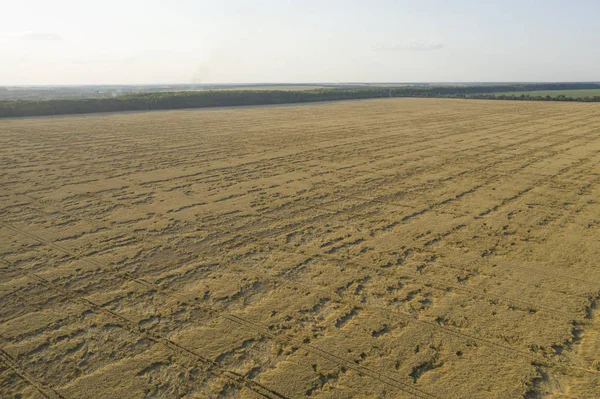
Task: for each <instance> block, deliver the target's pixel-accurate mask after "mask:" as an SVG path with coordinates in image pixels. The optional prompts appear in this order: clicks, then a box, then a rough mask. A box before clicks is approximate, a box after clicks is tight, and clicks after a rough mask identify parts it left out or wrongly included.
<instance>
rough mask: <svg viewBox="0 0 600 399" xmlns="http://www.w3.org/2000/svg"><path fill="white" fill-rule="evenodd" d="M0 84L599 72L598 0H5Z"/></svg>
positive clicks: (547, 77)
mask: <svg viewBox="0 0 600 399" xmlns="http://www.w3.org/2000/svg"><path fill="white" fill-rule="evenodd" d="M1 3H2V4H1V7H0V9H1V10H2V14H3V18H2V23H1V24H0V85H27V84H142V83H231V82H349V81H361V82H366V81H371V82H391V81H395V82H424V81H435V82H460V81H463V82H464V81H598V80H600V23H598V21H599V20H600V1H597V0H595V1H594V0H571V1H567V0H564V1H558V0H546V1H536V0H519V1H513V0H495V1H486V0H479V1H475V0H464V1H459V0H455V1H452V0H447V1H441V0H438V1H434V0H431V1H427V0H413V1H404V0H396V1H392V0H371V1H366V0H365V1H358V0H345V1H343V0H330V1H326V0H320V1H318V0H254V1H250V0H248V1H241V0H218V1H217V0H215V1H203V0H196V1H192V0H170V1H166V0H165V1H162V0H119V1H116V0H103V1H93V2H92V1H86V0H77V1H75V0H52V1H47V0H20V1H8V0H1Z"/></svg>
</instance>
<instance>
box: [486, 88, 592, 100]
mask: <svg viewBox="0 0 600 399" xmlns="http://www.w3.org/2000/svg"><path fill="white" fill-rule="evenodd" d="M502 94H504V95H507V96H511V95H512V96H520V95H521V94H524V95H526V96H540V97H546V96H550V97H558V96H560V95H563V96H565V97H573V98H581V97H594V96H600V89H584V90H536V91H509V92H504V93H496V95H498V96H499V95H502Z"/></svg>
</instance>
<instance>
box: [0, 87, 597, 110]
mask: <svg viewBox="0 0 600 399" xmlns="http://www.w3.org/2000/svg"><path fill="white" fill-rule="evenodd" d="M599 88H600V84H596V83H589V84H588V83H564V84H563V83H561V84H514V85H489V86H400V87H369V88H342V89H338V88H335V89H329V88H327V89H315V90H208V91H183V92H154V93H135V94H125V95H122V96H117V97H113V98H74V99H64V98H60V99H52V100H2V101H0V118H6V117H21V116H41V115H61V114H81V113H96V112H116V111H139V110H159V109H183V108H205V107H224V106H242V105H267V104H291V103H306V102H316V101H333V100H352V99H365V98H384V97H441V98H475V99H490V100H545V101H584V102H592V101H595V102H597V101H600V97H598V96H595V97H583V98H576V97H566V96H562V95H561V96H556V97H550V96H545V97H541V96H533V95H514V96H513V95H507V94H499V95H497V94H493V93H506V92H511V91H534V90H581V89H599Z"/></svg>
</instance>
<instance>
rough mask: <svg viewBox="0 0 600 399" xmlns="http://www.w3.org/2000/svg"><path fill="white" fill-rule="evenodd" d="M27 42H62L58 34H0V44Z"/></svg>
mask: <svg viewBox="0 0 600 399" xmlns="http://www.w3.org/2000/svg"><path fill="white" fill-rule="evenodd" d="M19 40H29V41H53V42H56V41H63V40H64V39H63V37H62V36H61V35H59V34H58V33H51V32H0V42H13V41H19Z"/></svg>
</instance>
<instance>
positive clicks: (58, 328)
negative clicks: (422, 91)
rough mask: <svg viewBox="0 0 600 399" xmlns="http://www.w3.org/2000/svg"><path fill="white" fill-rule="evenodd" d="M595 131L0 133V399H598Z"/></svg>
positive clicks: (240, 117)
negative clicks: (307, 398) (306, 398)
mask: <svg viewBox="0 0 600 399" xmlns="http://www.w3.org/2000/svg"><path fill="white" fill-rule="evenodd" d="M599 197H600V108H599V107H598V106H597V105H595V104H573V103H549V102H510V101H468V100H443V99H383V100H367V101H352V102H337V103H321V104H312V105H301V106H282V107H256V108H240V109H211V110H183V111H164V112H163V111H160V112H141V113H123V114H105V115H83V116H69V117H51V118H43V117H42V118H29V119H12V120H8V119H7V120H2V121H0V277H1V278H0V393H1V394H0V397H2V398H68V399H71V398H189V399H191V398H238V397H239V398H262V397H264V398H300V397H314V398H352V397H356V398H438V399H446V398H598V397H600V310H599V305H600V299H599V298H600V244H599V243H600V203H599V201H600V200H599Z"/></svg>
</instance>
